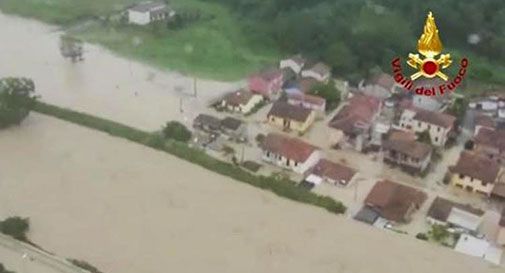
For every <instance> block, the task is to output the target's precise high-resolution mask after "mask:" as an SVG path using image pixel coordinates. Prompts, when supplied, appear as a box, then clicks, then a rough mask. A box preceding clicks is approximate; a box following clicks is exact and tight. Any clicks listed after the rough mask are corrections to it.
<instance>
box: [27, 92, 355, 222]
mask: <svg viewBox="0 0 505 273" xmlns="http://www.w3.org/2000/svg"><path fill="white" fill-rule="evenodd" d="M33 110H34V111H36V112H39V113H41V114H45V115H48V116H53V117H56V118H59V119H62V120H65V121H69V122H72V123H76V124H79V125H82V126H85V127H88V128H92V129H96V130H98V131H102V132H105V133H108V134H110V135H112V136H116V137H120V138H124V139H128V140H130V141H133V142H136V143H139V144H142V145H145V146H148V147H151V148H153V149H156V150H160V151H164V152H167V153H169V154H171V155H174V156H176V157H179V158H181V159H184V160H187V161H189V162H192V163H194V164H197V165H199V166H201V167H203V168H205V169H208V170H211V171H213V172H216V173H218V174H221V175H224V176H228V177H231V178H233V179H235V180H237V181H241V182H245V183H247V184H249V185H252V186H255V187H258V188H261V189H264V190H269V191H271V192H273V193H275V194H276V195H278V196H281V197H284V198H287V199H290V200H294V201H299V202H303V203H306V204H311V205H315V206H318V207H322V208H325V209H326V210H328V211H330V212H332V213H336V214H342V213H345V211H346V207H345V206H344V205H343V204H342V203H341V202H339V201H336V200H334V199H332V198H330V197H327V196H321V195H318V194H315V193H313V192H310V191H305V190H303V189H301V188H299V187H297V186H296V184H295V182H293V181H292V180H289V179H285V178H283V179H278V178H275V177H268V176H257V175H254V174H252V173H249V172H247V171H245V170H243V169H242V168H240V167H239V166H236V165H234V164H231V163H228V162H224V161H221V160H218V159H216V158H213V157H211V156H209V155H207V154H206V153H205V152H203V151H201V150H198V149H195V148H192V147H189V146H188V145H187V144H186V143H183V142H177V141H174V140H170V139H169V140H166V139H160V138H161V136H160V135H159V134H157V133H150V132H147V131H143V130H139V129H136V128H133V127H130V126H127V125H124V124H121V123H118V122H114V121H111V120H107V119H104V118H100V117H96V116H92V115H89V114H86V113H81V112H76V111H73V110H70V109H66V108H61V107H58V106H55V105H51V104H48V103H44V102H40V101H38V102H37V103H36V105H35V106H34V109H33Z"/></svg>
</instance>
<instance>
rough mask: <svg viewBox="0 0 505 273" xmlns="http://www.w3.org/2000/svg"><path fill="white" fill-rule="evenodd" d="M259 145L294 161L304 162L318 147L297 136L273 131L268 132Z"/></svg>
mask: <svg viewBox="0 0 505 273" xmlns="http://www.w3.org/2000/svg"><path fill="white" fill-rule="evenodd" d="M261 146H262V148H263V149H264V150H266V151H269V152H272V153H274V154H278V155H282V156H284V157H286V158H289V159H291V160H295V161H296V162H305V161H306V160H307V159H308V158H309V157H310V155H311V154H312V153H313V152H315V151H316V150H317V149H318V148H317V147H316V146H313V145H311V144H309V143H307V142H305V141H303V140H300V139H298V138H291V137H287V136H283V135H281V134H275V133H270V134H268V135H267V136H266V137H265V140H264V141H263V143H262V144H261Z"/></svg>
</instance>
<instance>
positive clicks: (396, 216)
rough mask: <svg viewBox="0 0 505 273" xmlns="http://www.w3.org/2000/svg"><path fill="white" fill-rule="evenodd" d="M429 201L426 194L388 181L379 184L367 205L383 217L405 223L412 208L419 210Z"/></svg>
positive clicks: (369, 195)
mask: <svg viewBox="0 0 505 273" xmlns="http://www.w3.org/2000/svg"><path fill="white" fill-rule="evenodd" d="M426 199H427V195H426V193H424V192H422V191H420V190H416V189H414V188H411V187H408V186H404V185H401V184H398V183H395V182H391V181H388V180H384V181H379V182H377V183H376V184H375V185H374V186H373V188H372V190H371V191H370V193H369V194H368V196H367V197H366V199H365V204H366V205H368V206H371V207H372V208H374V209H375V210H377V211H378V212H379V213H380V214H381V216H382V217H384V218H386V219H388V220H391V221H395V222H403V221H404V219H405V217H406V216H407V213H409V210H410V208H411V207H412V206H414V207H416V208H419V207H420V206H421V205H422V204H423V203H424V201H425V200H426Z"/></svg>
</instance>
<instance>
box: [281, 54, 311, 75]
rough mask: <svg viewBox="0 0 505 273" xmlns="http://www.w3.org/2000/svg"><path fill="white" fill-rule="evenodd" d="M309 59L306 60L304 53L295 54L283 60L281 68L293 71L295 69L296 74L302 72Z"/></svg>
mask: <svg viewBox="0 0 505 273" xmlns="http://www.w3.org/2000/svg"><path fill="white" fill-rule="evenodd" d="M306 62H307V60H305V59H304V58H303V57H302V55H300V54H298V55H294V56H292V57H290V58H287V59H284V60H281V62H280V65H279V67H280V68H281V69H284V68H289V69H290V70H291V71H293V72H294V73H295V74H296V75H298V74H300V72H302V69H303V66H304V65H305V63H306Z"/></svg>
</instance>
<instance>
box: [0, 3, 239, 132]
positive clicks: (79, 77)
mask: <svg viewBox="0 0 505 273" xmlns="http://www.w3.org/2000/svg"><path fill="white" fill-rule="evenodd" d="M60 35H61V33H60V32H59V31H58V29H57V28H56V27H53V26H48V25H44V24H42V23H39V22H37V21H33V20H27V19H23V18H18V17H13V16H8V15H4V14H2V13H1V12H0V37H2V39H1V42H0V77H5V76H25V77H30V78H32V79H33V80H34V81H35V84H36V88H37V93H38V94H40V95H41V96H42V100H44V101H47V102H50V103H54V104H57V105H60V106H65V107H71V108H72V109H76V110H80V111H85V112H89V113H94V114H96V115H99V116H102V117H106V118H109V119H113V120H115V121H118V122H122V123H125V124H128V125H131V126H135V127H138V128H142V129H147V130H156V129H159V128H160V127H161V125H162V124H164V123H165V122H167V121H168V120H181V121H184V122H186V123H188V122H189V121H190V120H192V118H194V117H195V116H196V114H197V113H198V112H204V111H206V110H207V107H206V106H207V104H208V102H209V101H210V100H211V99H212V98H214V97H217V96H219V94H222V93H223V92H226V91H230V90H232V89H233V88H234V87H236V86H237V84H238V83H226V82H217V81H210V80H201V79H199V80H197V90H198V96H197V98H196V99H195V98H193V97H192V95H193V93H194V92H193V79H192V78H189V77H186V76H183V75H181V74H179V73H175V72H169V71H160V70H157V69H155V68H151V67H149V66H146V65H143V64H140V63H138V62H134V61H130V60H128V59H123V58H120V57H118V56H115V55H113V54H111V53H110V52H109V51H107V50H105V49H103V48H101V47H98V46H94V45H89V44H86V45H85V53H84V57H85V61H84V62H80V63H75V64H74V63H72V62H71V61H69V60H66V59H64V58H63V57H62V56H61V55H60V51H59V48H58V46H59V37H60ZM181 97H182V98H183V101H182V108H183V113H182V114H181V113H180V98H181Z"/></svg>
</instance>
